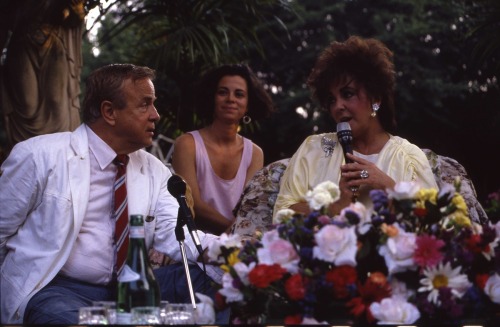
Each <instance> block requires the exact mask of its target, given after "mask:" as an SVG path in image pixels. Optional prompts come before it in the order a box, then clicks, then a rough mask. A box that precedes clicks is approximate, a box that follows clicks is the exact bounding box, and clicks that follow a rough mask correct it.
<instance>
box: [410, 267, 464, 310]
mask: <svg viewBox="0 0 500 327" xmlns="http://www.w3.org/2000/svg"><path fill="white" fill-rule="evenodd" d="M460 270H461V267H460V266H459V267H456V268H455V269H452V267H451V264H450V263H449V262H447V263H446V264H445V265H444V266H443V263H440V264H439V265H437V266H434V267H428V268H426V269H425V270H424V275H425V276H426V277H425V278H422V279H421V280H420V284H422V285H423V286H422V287H420V288H419V289H418V291H419V292H427V291H429V292H430V293H429V295H428V296H427V300H428V301H429V302H432V303H434V304H436V305H440V304H441V302H440V301H439V300H438V295H439V288H441V287H449V288H450V289H451V292H452V294H453V295H454V296H456V297H459V298H461V297H462V296H463V295H464V294H465V292H466V291H467V289H468V288H469V287H471V283H470V282H469V280H468V279H467V276H466V275H464V274H460Z"/></svg>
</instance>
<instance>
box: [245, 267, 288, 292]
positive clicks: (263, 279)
mask: <svg viewBox="0 0 500 327" xmlns="http://www.w3.org/2000/svg"><path fill="white" fill-rule="evenodd" d="M285 273H286V270H285V269H283V268H282V267H281V266H280V265H278V264H274V265H272V266H269V265H257V266H255V268H253V269H252V271H250V273H249V274H248V280H249V281H250V283H251V284H253V285H255V286H256V287H258V288H266V287H268V286H269V284H271V283H272V282H274V281H277V280H279V279H280V278H281V277H283V275H284V274H285Z"/></svg>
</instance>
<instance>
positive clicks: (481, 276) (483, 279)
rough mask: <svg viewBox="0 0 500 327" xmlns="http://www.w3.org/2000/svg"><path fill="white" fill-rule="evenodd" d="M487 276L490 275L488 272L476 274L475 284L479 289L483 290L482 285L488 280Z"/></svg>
mask: <svg viewBox="0 0 500 327" xmlns="http://www.w3.org/2000/svg"><path fill="white" fill-rule="evenodd" d="M489 277H490V276H489V275H488V274H478V275H477V276H476V284H477V286H478V287H479V288H480V289H482V290H484V286H485V285H486V282H487V281H488V278H489Z"/></svg>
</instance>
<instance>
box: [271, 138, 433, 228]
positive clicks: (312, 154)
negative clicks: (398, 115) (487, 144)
mask: <svg viewBox="0 0 500 327" xmlns="http://www.w3.org/2000/svg"><path fill="white" fill-rule="evenodd" d="M322 138H325V139H326V140H329V141H330V142H327V143H328V144H334V145H333V151H332V152H331V154H330V155H328V146H325V145H322V141H321V140H322ZM331 148H332V146H330V150H332V149H331ZM342 164H344V153H343V151H342V146H341V145H340V143H339V142H338V139H337V134H336V133H325V134H317V135H311V136H309V137H307V138H306V140H305V141H304V142H303V143H302V145H301V146H300V147H299V149H298V150H297V152H295V154H294V155H293V157H292V158H291V160H290V163H289V165H288V167H287V169H286V171H285V173H284V174H283V177H282V179H281V181H280V184H281V185H280V192H279V194H278V198H277V199H276V204H275V206H274V211H273V212H274V214H273V215H274V216H275V215H276V213H277V212H278V211H279V210H281V209H285V208H288V207H290V206H291V205H293V204H295V203H298V202H302V201H304V196H305V194H306V193H307V191H308V190H310V189H312V188H314V187H315V186H316V185H317V184H319V183H321V182H324V181H327V180H329V181H332V182H334V183H336V184H337V185H338V184H339V181H340V166H341V165H342ZM375 164H376V166H377V167H378V168H379V169H380V170H382V171H383V172H385V173H386V174H387V175H389V176H390V177H391V178H392V179H394V181H396V182H400V181H416V182H418V183H420V185H421V186H422V187H425V188H437V184H436V181H435V179H434V175H433V173H432V171H431V167H430V165H429V161H428V160H427V157H426V156H425V154H424V152H423V151H422V150H421V149H420V148H419V147H417V146H416V145H414V144H412V143H410V142H408V141H407V140H406V139H404V138H401V137H399V136H393V135H390V138H389V141H387V143H386V144H385V145H384V147H383V149H382V151H380V153H379V154H378V157H377V158H376V161H375ZM368 191H369V189H368V188H366V187H365V188H361V189H360V190H359V192H360V197H359V201H361V202H363V203H364V204H365V205H367V206H370V203H369V202H371V201H369V198H368ZM273 220H274V219H273Z"/></svg>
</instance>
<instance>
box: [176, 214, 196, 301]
mask: <svg viewBox="0 0 500 327" xmlns="http://www.w3.org/2000/svg"><path fill="white" fill-rule="evenodd" d="M185 224H186V222H185V219H184V217H183V216H182V213H181V211H180V210H179V213H178V217H177V225H176V226H175V237H176V238H177V241H178V242H179V247H180V248H181V255H182V262H183V263H184V270H185V272H186V279H187V284H188V288H189V296H190V297H191V304H192V305H193V309H195V310H196V301H195V298H194V292H193V284H192V282H191V274H190V273H189V266H188V261H187V257H186V247H185V245H184V240H185V237H184V229H183V228H182V227H183V226H184V225H185Z"/></svg>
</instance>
